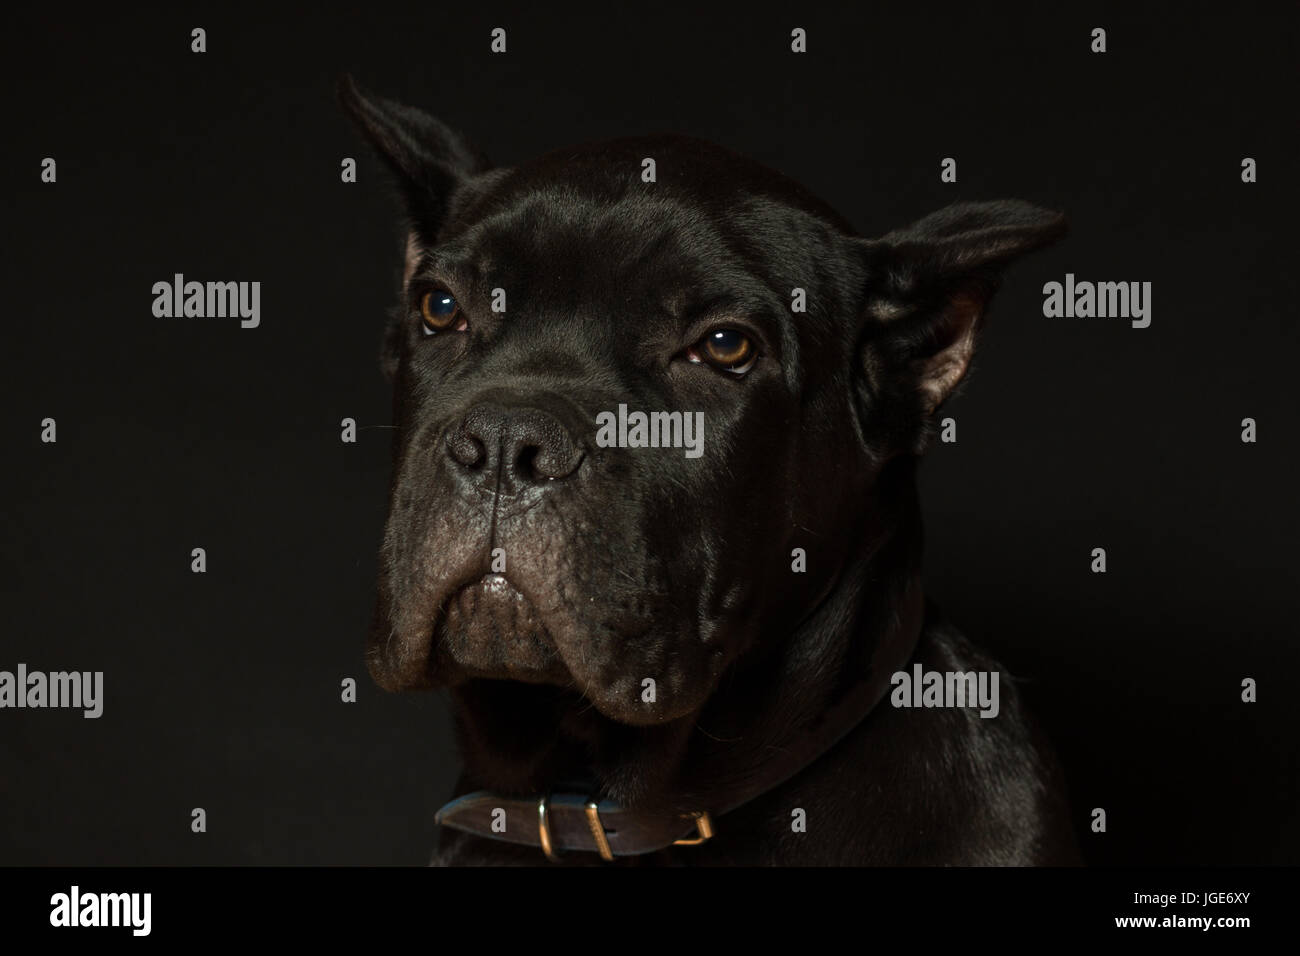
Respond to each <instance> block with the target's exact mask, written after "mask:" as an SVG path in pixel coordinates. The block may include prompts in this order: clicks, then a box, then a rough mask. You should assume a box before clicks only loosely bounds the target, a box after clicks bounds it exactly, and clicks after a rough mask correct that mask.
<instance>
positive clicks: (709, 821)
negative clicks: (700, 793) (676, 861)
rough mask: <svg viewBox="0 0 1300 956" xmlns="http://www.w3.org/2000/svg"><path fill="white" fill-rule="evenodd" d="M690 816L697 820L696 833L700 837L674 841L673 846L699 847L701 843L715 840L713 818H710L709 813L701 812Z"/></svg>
mask: <svg viewBox="0 0 1300 956" xmlns="http://www.w3.org/2000/svg"><path fill="white" fill-rule="evenodd" d="M690 815H691V816H693V817H694V818H695V831H696V833H698V834H699V835H698V836H693V837H683V838H682V839H680V840H674V841H673V846H699V845H700V844H701V843H704V842H705V841H707V840H711V839H712V838H713V818H712V817H711V816H709V811H707V810H701V811H700V812H699V813H692V814H690Z"/></svg>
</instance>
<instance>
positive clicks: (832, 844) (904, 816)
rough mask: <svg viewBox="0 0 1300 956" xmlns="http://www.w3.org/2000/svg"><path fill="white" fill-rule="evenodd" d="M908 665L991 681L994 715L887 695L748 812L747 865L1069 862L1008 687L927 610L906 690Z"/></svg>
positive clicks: (1056, 808)
mask: <svg viewBox="0 0 1300 956" xmlns="http://www.w3.org/2000/svg"><path fill="white" fill-rule="evenodd" d="M918 664H919V665H920V666H921V669H922V672H923V673H926V674H928V673H931V672H938V673H939V674H941V675H947V674H963V675H964V674H972V673H973V674H974V675H976V680H977V681H978V679H979V675H981V674H983V675H985V676H984V680H985V682H986V683H985V685H984V686H985V687H986V688H989V687H991V686H992V676H993V675H994V674H996V675H997V685H996V686H997V713H996V715H993V714H992V713H990V711H991V708H990V707H984V708H982V709H981V707H980V706H978V704H977V705H975V706H914V704H915V702H916V700H918V699H919V698H916V697H915V696H914V695H912V693H911V690H910V688H909V693H908V697H909V699H908V700H907V706H903V702H902V701H901V700H900V699H899V697H900V695H899V694H898V693H897V691H898V686H897V685H896V686H895V693H893V694H888V695H886V697H885V699H884V700H882V701H881V702H880V704H879V705H878V706H877V708H876V710H875V711H873V712H872V713H871V714H870V715H869V716H868V717H867V719H866V720H864V721H863V723H862V724H861V725H860V726H859V727H858V728H857V729H856V730H854V731H853V732H852V733H851V734H850V735H849V736H848V737H847V738H846V739H845V740H843V741H841V743H840V744H838V745H837V746H836V747H835V748H834V749H833V750H832V751H831V752H830V753H828V754H826V755H825V756H824V757H823V758H821V759H820V760H818V761H817V762H816V763H814V764H813V765H812V766H811V767H809V768H808V769H807V770H806V771H804V772H803V773H801V774H800V775H799V776H798V777H796V778H794V779H793V780H791V781H790V782H789V783H787V784H785V785H783V786H782V787H781V788H779V789H778V791H776V792H774V793H773V794H771V795H769V797H767V798H764V799H763V800H762V801H761V803H762V804H763V807H762V808H755V811H754V812H756V813H757V814H760V815H763V816H766V818H767V824H768V826H767V832H768V834H769V839H770V840H771V844H770V846H769V848H768V849H767V850H765V851H763V852H762V853H761V854H760V856H761V857H762V859H760V860H757V861H756V862H766V863H779V864H791V863H792V864H798V863H801V862H802V863H814V864H818V863H838V864H844V865H894V864H903V865H959V866H960V865H1023V864H1043V863H1048V864H1051V863H1060V864H1071V863H1076V862H1077V850H1076V849H1075V844H1074V837H1073V833H1072V830H1071V827H1070V822H1069V816H1068V810H1067V807H1066V805H1065V801H1064V799H1063V798H1062V791H1063V788H1062V786H1061V779H1060V770H1059V767H1058V765H1057V763H1056V759H1055V756H1054V754H1053V753H1052V751H1051V749H1050V747H1049V746H1048V745H1047V744H1046V740H1045V737H1044V736H1043V734H1042V733H1041V731H1040V730H1039V728H1038V727H1037V726H1036V724H1035V722H1034V721H1033V719H1032V718H1031V716H1030V714H1029V712H1028V711H1027V710H1026V708H1025V706H1024V703H1023V696H1022V694H1021V692H1020V688H1019V686H1018V683H1019V682H1018V681H1017V679H1015V678H1014V677H1013V676H1012V675H1010V674H1009V673H1008V672H1007V671H1006V670H1005V669H1004V668H1003V667H1002V666H1001V665H1000V664H999V663H998V661H997V660H996V659H995V658H994V657H993V656H992V655H990V654H989V653H988V652H986V651H984V650H983V649H981V648H980V647H978V646H977V645H976V644H974V643H973V642H972V641H970V640H969V639H968V638H967V637H966V636H965V635H964V634H962V632H961V631H959V630H958V629H957V628H956V627H955V626H953V625H952V623H951V622H949V621H948V620H947V619H945V618H944V617H943V616H942V615H941V613H940V612H939V611H938V609H937V608H935V607H933V606H932V605H931V606H928V607H927V617H926V624H925V627H924V629H923V631H922V634H921V637H920V640H919V642H918V644H917V647H916V650H915V652H914V654H913V656H912V658H911V660H910V661H909V662H908V665H907V668H906V670H905V671H900V673H907V674H908V677H909V680H910V679H911V678H912V677H913V676H914V675H915V667H916V665H918ZM900 683H901V681H900ZM982 710H983V712H984V713H985V714H987V715H988V716H981V711H982ZM899 794H907V797H906V799H904V800H900V799H899V797H898V795H899ZM800 810H802V811H803V812H802V813H798V812H797V811H800ZM746 815H748V814H746ZM792 820H801V821H802V824H801V827H796V826H793V825H792V822H791V821H792ZM754 822H755V823H756V824H757V823H758V821H754ZM720 828H721V827H720Z"/></svg>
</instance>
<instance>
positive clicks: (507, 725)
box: [340, 77, 1074, 865]
mask: <svg viewBox="0 0 1300 956" xmlns="http://www.w3.org/2000/svg"><path fill="white" fill-rule="evenodd" d="M340 96H341V99H342V101H343V103H344V104H345V106H346V108H347V110H348V112H349V113H350V114H351V115H352V117H353V118H354V119H355V120H356V121H357V122H358V124H359V125H360V128H361V129H362V131H363V132H364V133H365V135H366V137H367V138H368V139H369V140H370V142H371V143H372V145H373V146H374V147H376V149H377V150H378V152H379V154H380V156H381V157H382V158H383V159H384V160H385V162H386V163H387V165H388V166H389V167H390V168H391V170H392V172H393V173H394V174H395V176H396V179H397V182H398V183H399V184H400V187H401V190H402V193H403V196H404V199H405V203H406V207H407V211H408V213H409V236H408V239H407V246H406V249H407V252H406V263H405V274H404V277H403V283H402V293H401V306H400V308H399V309H398V311H397V313H396V314H395V316H394V320H393V321H392V322H391V323H390V326H389V328H388V331H387V334H386V340H385V341H386V345H385V354H384V367H385V370H386V372H387V374H388V375H389V376H390V378H391V379H393V380H394V382H395V398H394V407H393V415H394V422H395V425H396V428H397V431H396V433H395V435H396V439H395V444H394V475H393V484H392V494H391V502H390V511H389V517H388V522H387V527H386V529H385V533H384V540H383V546H382V552H381V577H380V581H379V599H378V608H377V612H376V620H375V625H374V630H373V632H372V634H371V637H370V642H369V645H368V655H367V656H368V663H369V668H370V672H371V674H372V676H373V677H374V679H375V680H376V682H377V683H378V684H379V685H380V686H381V687H383V688H385V689H388V690H403V689H411V688H427V687H433V686H446V687H448V688H450V694H451V698H452V703H453V707H454V712H455V715H456V721H457V730H458V735H459V739H460V741H461V746H462V749H463V753H464V760H465V763H466V768H465V773H464V776H463V778H462V780H461V784H460V788H459V791H458V792H460V793H462V794H465V795H464V796H462V798H461V799H459V800H456V801H453V802H452V803H451V804H449V805H448V806H446V807H444V808H443V810H442V811H441V812H440V814H439V820H440V822H442V823H443V824H444V826H443V827H442V828H441V834H442V836H441V838H440V843H439V847H438V850H437V853H436V855H435V860H434V862H436V863H447V864H451V863H512V862H514V863H518V862H523V863H533V862H543V861H544V859H545V857H550V858H552V859H557V860H562V861H565V862H575V863H592V862H597V863H598V862H599V861H600V860H601V859H602V858H604V859H606V860H609V859H618V860H620V861H623V862H653V863H669V864H682V865H689V864H700V863H709V864H719V863H722V864H754V863H761V864H826V863H843V864H854V863H866V864H879V863H908V864H1021V863H1024V864H1028V863H1052V862H1073V860H1074V845H1073V837H1072V834H1071V828H1070V826H1069V823H1068V820H1067V813H1066V810H1065V806H1064V800H1063V798H1062V795H1061V794H1062V790H1061V787H1060V784H1059V781H1058V780H1057V774H1056V771H1055V769H1054V763H1053V760H1052V757H1051V755H1050V752H1049V751H1048V750H1047V749H1046V748H1045V747H1044V746H1043V744H1042V742H1041V740H1039V739H1038V735H1037V733H1036V732H1035V731H1034V730H1033V729H1032V726H1031V724H1030V723H1029V721H1028V719H1027V717H1026V715H1025V714H1024V712H1023V710H1022V708H1021V707H1020V705H1019V704H1018V701H1017V695H1016V691H1015V688H1014V687H1012V686H1011V685H1010V684H1009V683H1007V682H1003V683H1002V685H1001V699H1000V701H999V702H998V710H997V713H996V716H992V715H990V714H987V713H986V716H981V715H980V712H978V711H977V710H976V709H974V708H973V707H971V706H949V707H934V708H930V707H922V708H920V709H912V708H910V707H909V708H904V707H902V706H895V705H898V704H903V703H908V702H911V701H912V697H913V691H909V690H907V689H906V688H904V687H902V686H901V685H900V686H896V687H894V688H893V689H892V690H891V683H892V677H893V675H894V674H895V673H896V672H904V673H907V674H909V675H912V674H914V673H916V670H915V669H916V667H917V665H920V668H921V673H924V672H929V671H935V672H941V675H942V674H954V673H956V674H962V673H970V674H971V675H972V676H971V680H972V683H971V684H970V685H969V687H970V689H971V691H972V692H973V688H974V683H973V681H974V675H975V674H979V673H983V674H985V675H987V674H996V672H997V671H998V667H997V665H996V663H994V662H993V661H992V660H990V659H989V658H988V657H987V656H986V655H984V654H983V653H981V652H980V651H979V650H977V649H976V648H974V647H972V646H971V645H970V644H969V643H968V642H967V641H966V640H965V639H964V638H963V637H962V636H961V635H960V634H959V633H958V632H957V631H956V630H955V629H954V628H953V627H952V626H951V625H949V624H947V623H945V622H944V621H943V620H942V619H941V618H940V616H939V614H938V612H937V610H936V609H935V608H934V607H933V606H932V605H930V604H928V603H927V602H926V601H925V600H924V598H923V597H922V592H921V589H920V584H919V569H920V559H921V554H920V551H921V518H920V511H919V508H918V502H917V494H916V484H915V469H916V464H917V460H918V456H919V455H920V454H921V453H922V452H923V451H924V449H925V447H926V445H927V442H928V440H929V437H930V434H931V430H932V421H933V419H934V412H935V410H936V408H938V406H939V405H940V403H941V402H943V400H944V399H945V398H946V397H947V396H948V395H949V394H951V392H952V391H953V389H954V387H955V386H956V385H957V384H958V382H959V381H960V380H961V378H962V376H963V375H964V373H965V372H966V369H967V367H968V364H969V362H970V359H971V353H972V347H973V343H974V341H975V336H976V333H977V331H978V329H979V327H980V324H981V322H982V320H983V318H984V315H985V311H986V308H987V306H988V302H989V299H990V296H991V295H992V293H993V290H994V287H995V283H996V281H997V276H998V273H999V271H1000V269H1001V268H1002V267H1003V266H1005V265H1006V264H1007V263H1008V262H1009V261H1010V260H1011V259H1012V258H1014V257H1016V256H1018V255H1020V254H1022V253H1024V252H1027V251H1029V250H1032V249H1034V248H1037V247H1039V246H1042V245H1044V244H1046V243H1048V242H1049V241H1051V240H1053V239H1054V238H1056V237H1057V236H1059V235H1060V234H1061V233H1062V232H1063V230H1064V220H1063V218H1062V217H1061V216H1060V215H1058V214H1055V213H1049V212H1045V211H1043V210H1040V209H1037V208H1035V207H1033V206H1030V205H1028V204H1026V203H1023V202H1016V201H1003V202H992V203H966V204H960V205H955V206H951V207H949V208H947V209H944V210H942V211H941V212H937V213H935V214H933V215H930V216H928V217H926V218H924V219H922V220H920V221H919V222H917V223H916V224H915V225H913V226H910V227H908V228H906V229H903V230H900V231H897V232H893V233H890V234H889V235H887V236H885V237H884V238H883V239H879V240H866V239H862V238H859V237H856V236H855V235H854V234H853V231H852V229H851V227H850V226H849V225H848V223H846V222H845V221H844V220H843V219H841V218H840V217H839V216H838V215H837V214H836V213H835V212H834V211H833V210H831V209H830V208H828V207H827V206H825V205H824V204H823V203H821V202H820V201H818V200H817V199H815V198H814V197H813V196H811V195H810V194H809V193H808V192H807V191H806V190H804V189H803V188H802V187H800V186H799V185H798V184H796V183H794V182H792V181H790V180H788V179H786V178H784V177H782V176H781V175H779V174H777V173H775V172H772V171H770V170H768V169H765V168H763V167H760V166H758V165H756V164H754V163H752V162H749V161H747V160H745V159H743V158H742V157H739V156H736V155H734V154H732V153H730V152H728V151H726V150H724V149H721V148H719V147H717V146H713V145H710V144H708V143H705V142H701V141H699V140H695V139H690V138H687V137H680V136H652V137H644V138H631V139H623V140H616V141H612V142H607V143H600V144H595V145H588V146H581V147H575V148H570V149H563V150H559V151H556V152H554V153H551V154H549V155H547V156H544V157H542V158H541V159H538V160H535V161H533V162H529V163H525V164H522V165H519V166H516V167H512V168H493V167H491V166H490V165H489V163H488V162H487V160H486V159H485V158H484V157H483V155H482V154H481V153H479V152H478V151H477V150H475V149H474V148H473V147H471V146H470V145H469V144H468V143H467V142H466V141H465V140H464V139H463V138H462V137H461V136H459V135H458V134H457V133H455V132H453V131H452V130H450V129H448V128H447V127H446V126H445V125H443V124H442V123H441V122H439V121H438V120H436V119H434V118H432V117H430V116H428V115H426V114H425V113H423V112H421V111H419V110H416V109H412V108H410V107H407V106H402V105H399V104H396V103H392V102H389V101H386V100H382V99H379V98H376V97H372V96H368V95H366V94H364V93H362V92H361V91H360V90H358V89H357V87H356V86H355V85H354V84H353V83H352V82H351V80H350V79H349V78H346V77H345V78H344V80H343V81H342V83H341V85H340ZM647 160H653V163H650V162H647ZM620 406H623V408H622V409H620ZM650 412H659V413H667V414H661V415H658V416H654V417H651V418H650V422H651V426H650V429H649V432H650V434H651V435H653V437H654V438H660V439H662V441H658V442H655V444H658V445H660V447H635V446H636V445H637V444H638V441H637V439H638V437H640V438H645V436H646V432H647V429H646V428H645V427H641V428H640V435H639V436H638V432H637V425H636V421H635V416H634V415H633V413H650ZM611 418H617V419H619V425H618V427H617V428H615V427H612V426H609V424H608V423H609V421H610V420H611ZM699 422H702V425H703V430H702V431H701V429H700V428H699V426H698V424H697V426H696V428H695V430H694V433H693V434H692V433H691V426H692V424H693V423H699ZM602 423H603V425H602ZM656 426H657V427H658V431H657V432H656V431H655V428H656ZM602 427H603V429H604V432H605V436H604V439H603V440H601V431H602ZM616 437H617V438H619V439H625V440H621V441H620V440H613V441H611V439H614V438H616ZM700 439H702V441H701V440H700ZM692 440H694V441H695V443H696V444H695V445H693V446H692V445H691V444H690V442H691V441H692ZM649 443H650V441H649V440H647V441H645V442H643V443H642V444H643V445H644V444H649ZM665 444H668V445H676V446H677V447H662V446H663V445H665ZM683 446H684V447H683ZM962 679H963V678H960V677H959V678H957V680H956V683H957V685H960V684H961V681H962ZM951 683H952V682H951V680H950V684H951ZM993 686H994V688H997V686H998V685H996V684H994V685H993ZM914 692H915V695H916V699H915V703H921V699H920V693H921V691H920V688H919V687H918V688H916V689H915V691H914ZM935 699H938V698H935ZM948 703H952V701H948ZM966 703H967V705H969V704H970V703H971V701H969V700H967V701H966ZM469 791H474V792H472V793H470V792H469ZM543 854H544V855H545V856H544V855H543Z"/></svg>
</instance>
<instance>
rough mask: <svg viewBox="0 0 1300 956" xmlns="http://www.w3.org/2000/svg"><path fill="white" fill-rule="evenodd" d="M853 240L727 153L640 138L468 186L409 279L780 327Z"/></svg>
mask: <svg viewBox="0 0 1300 956" xmlns="http://www.w3.org/2000/svg"><path fill="white" fill-rule="evenodd" d="M850 233H851V230H850V229H849V227H848V226H847V224H846V223H844V222H843V220H842V219H840V218H839V216H838V215H837V214H836V213H835V212H834V211H833V210H832V209H830V208H829V207H827V206H825V205H824V204H822V203H821V202H820V201H818V200H817V199H815V198H814V197H812V196H811V195H810V194H808V193H807V191H806V190H804V189H803V187H801V186H799V185H798V184H797V183H795V182H793V181H792V180H789V179H787V178H785V177H784V176H781V175H780V174H777V173H774V172H772V171H771V170H768V169H766V168H764V167H762V166H759V165H757V164H755V163H753V162H751V161H750V160H747V159H745V158H744V157H742V156H739V155H737V154H735V153H732V152H730V151H729V150H725V149H722V148H721V147H717V146H713V145H711V144H708V143H704V142H702V141H698V140H693V139H689V138H687V137H679V136H653V137H639V138H631V139H623V140H615V141H611V142H607V143H600V144H595V145H592V146H587V147H577V148H570V149H566V150H560V151H557V152H554V153H551V154H548V155H546V156H543V157H541V158H539V159H537V160H534V161H532V162H528V163H525V164H522V165H520V166H516V167H512V168H509V169H505V170H493V171H491V172H487V173H484V174H482V175H480V176H477V177H475V178H474V179H472V180H469V181H468V182H466V183H465V184H464V185H463V186H462V187H461V189H460V190H459V191H458V193H457V195H456V196H454V197H453V199H452V203H451V209H450V214H449V215H448V217H447V221H446V222H445V224H444V225H443V228H442V229H441V230H440V231H439V232H438V234H437V235H436V236H431V235H428V234H427V233H426V234H425V235H423V236H421V237H419V238H418V239H416V240H413V241H412V243H411V244H410V245H409V246H408V256H409V258H408V267H407V268H408V272H407V274H408V279H409V277H410V276H411V275H413V274H414V273H415V272H416V271H417V270H419V269H421V268H426V267H427V268H429V269H431V270H433V271H435V272H441V273H442V274H443V276H444V277H446V278H449V279H450V278H455V279H459V280H460V281H461V282H463V283H465V284H466V285H476V284H488V285H490V284H491V283H492V282H494V281H505V280H506V279H507V278H508V280H509V283H510V288H509V292H510V294H511V295H517V296H527V297H529V298H530V299H533V300H534V301H545V302H546V303H548V304H549V305H550V306H551V307H553V308H560V309H562V308H565V307H569V308H580V307H582V306H583V305H604V306H609V305H610V304H611V303H610V301H609V300H610V298H611V296H614V297H617V298H619V299H621V300H622V301H623V302H626V303H632V302H635V303H638V304H639V305H640V306H642V307H646V306H653V307H655V308H659V309H662V310H664V311H666V312H668V313H671V314H674V315H683V314H688V313H690V312H692V311H696V310H703V309H712V308H722V309H726V308H735V309H741V310H744V311H746V313H747V314H752V315H753V316H754V317H755V319H756V320H762V319H763V318H768V319H772V320H776V321H781V320H782V318H783V317H784V318H785V320H786V321H788V316H789V314H790V307H789V303H790V297H791V292H792V290H793V289H794V288H796V287H804V288H806V287H807V286H809V285H810V284H811V283H813V282H815V281H816V279H817V277H818V276H819V275H824V274H825V272H826V264H827V262H828V261H830V258H831V257H836V258H840V257H851V252H849V251H848V250H847V246H846V245H845V237H846V235H848V234H850ZM591 299H595V300H596V301H595V302H593V301H584V300H591Z"/></svg>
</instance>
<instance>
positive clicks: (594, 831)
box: [587, 800, 614, 863]
mask: <svg viewBox="0 0 1300 956" xmlns="http://www.w3.org/2000/svg"><path fill="white" fill-rule="evenodd" d="M587 825H588V826H589V827H591V836H592V839H594V840H595V841H596V851H597V852H598V853H599V854H600V858H601V859H602V860H604V861H605V862H606V863H611V862H613V860H614V851H613V850H611V849H610V848H609V838H608V837H606V836H605V824H603V823H601V822H600V806H599V804H597V803H596V801H595V800H588V801H587Z"/></svg>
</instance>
